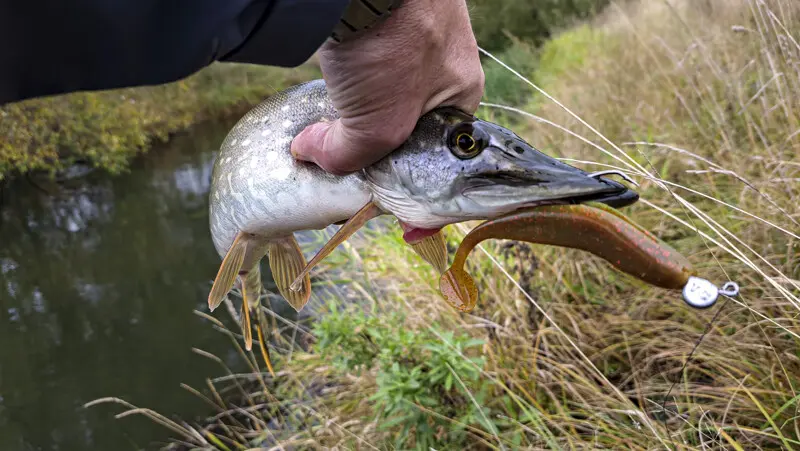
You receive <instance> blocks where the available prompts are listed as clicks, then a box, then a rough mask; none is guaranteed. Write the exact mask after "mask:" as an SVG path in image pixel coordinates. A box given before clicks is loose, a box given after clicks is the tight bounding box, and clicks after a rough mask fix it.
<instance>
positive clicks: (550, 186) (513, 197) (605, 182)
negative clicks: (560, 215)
mask: <svg viewBox="0 0 800 451" xmlns="http://www.w3.org/2000/svg"><path fill="white" fill-rule="evenodd" d="M607 174H608V172H603V173H596V174H589V173H586V172H583V171H580V172H579V173H578V174H576V173H575V172H571V173H562V174H559V175H560V177H555V178H549V180H547V181H543V180H540V179H537V178H536V177H531V176H529V175H528V174H524V173H520V172H516V171H514V172H502V171H498V172H494V173H491V174H482V175H481V176H480V178H479V180H476V179H473V180H471V182H470V183H469V186H468V187H466V189H464V190H463V191H462V194H463V195H464V196H465V197H467V198H470V199H471V200H473V201H475V202H477V203H478V204H481V205H483V206H485V207H489V206H490V205H492V206H493V207H494V208H489V209H497V210H506V211H515V210H520V209H528V208H532V207H538V206H542V205H559V204H560V205H563V204H582V203H587V202H599V203H603V204H605V205H607V206H609V207H611V208H623V207H627V206H629V205H632V204H634V203H636V202H637V201H638V200H639V194H638V193H637V192H636V191H634V190H632V189H630V188H628V187H627V186H625V185H623V184H622V183H619V182H617V181H615V180H611V179H608V178H605V177H603V175H607ZM618 175H621V176H623V177H624V178H625V179H626V180H628V181H629V182H632V181H631V180H630V179H628V178H627V177H625V176H624V174H619V173H618Z"/></svg>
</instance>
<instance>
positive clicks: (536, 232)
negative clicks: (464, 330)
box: [439, 202, 738, 312]
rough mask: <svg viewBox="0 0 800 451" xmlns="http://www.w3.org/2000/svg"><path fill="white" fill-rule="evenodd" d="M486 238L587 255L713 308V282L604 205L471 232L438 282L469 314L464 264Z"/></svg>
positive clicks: (514, 217) (566, 208)
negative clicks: (581, 252)
mask: <svg viewBox="0 0 800 451" xmlns="http://www.w3.org/2000/svg"><path fill="white" fill-rule="evenodd" d="M489 239H508V240H515V241H525V242H529V243H534V244H545V245H554V246H561V247H567V248H572V249H579V250H583V251H588V252H590V253H592V254H594V255H596V256H598V257H601V258H603V259H604V260H606V261H607V262H608V263H610V264H611V265H612V266H613V267H614V268H616V269H617V270H619V271H622V272H624V273H627V274H629V275H631V276H633V277H635V278H637V279H639V280H641V281H643V282H645V283H647V284H649V285H652V286H656V287H659V288H664V289H668V290H682V291H683V295H684V299H685V300H686V302H687V303H689V305H692V306H694V307H697V308H707V307H709V306H711V305H712V304H713V303H714V301H715V300H716V297H717V295H718V294H719V293H718V291H719V290H717V289H716V287H715V286H713V284H711V283H710V282H709V281H707V280H705V279H702V278H700V277H698V275H697V274H698V272H697V270H696V269H695V268H694V267H693V266H692V264H691V263H690V262H689V260H688V259H687V258H686V257H685V256H683V255H682V254H681V253H680V252H678V251H676V250H675V249H674V248H673V247H672V246H670V245H669V244H667V243H665V242H664V241H662V240H660V239H659V238H658V237H656V236H655V235H653V234H652V233H650V232H649V231H648V230H647V229H645V228H644V227H642V226H640V225H639V224H637V223H636V222H634V221H633V220H632V219H630V218H629V217H627V216H625V215H624V214H622V213H621V212H620V211H619V210H616V209H614V208H610V207H609V206H608V205H605V204H603V203H597V202H586V203H583V204H571V205H545V206H539V207H533V208H523V209H520V210H517V211H514V212H512V213H509V214H505V215H500V216H498V217H496V218H494V219H491V220H488V221H486V222H483V223H481V224H479V225H478V226H476V227H475V228H473V229H472V230H470V231H469V233H467V235H466V236H465V237H464V239H463V240H462V241H461V243H460V244H459V246H458V248H457V249H456V253H455V256H454V257H453V263H452V264H451V266H450V267H449V268H448V269H447V270H446V271H445V272H444V273H443V274H442V275H441V277H440V279H439V290H440V292H441V294H442V296H443V297H444V298H445V300H446V301H447V302H448V303H449V304H450V305H451V306H453V307H454V308H455V309H457V310H459V311H461V312H469V311H471V310H472V309H473V308H475V305H476V304H477V302H478V289H477V285H476V284H475V281H474V279H473V278H472V276H471V275H470V274H469V273H467V272H466V271H465V270H464V264H465V263H466V259H467V257H468V256H469V254H470V252H471V251H472V249H474V248H475V247H476V246H477V245H478V244H480V243H481V242H482V241H485V240H489ZM726 287H727V285H726ZM726 289H727V288H726ZM737 291H738V288H737ZM731 293H732V294H735V292H732V291H731ZM723 294H728V292H727V291H723Z"/></svg>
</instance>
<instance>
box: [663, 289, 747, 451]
mask: <svg viewBox="0 0 800 451" xmlns="http://www.w3.org/2000/svg"><path fill="white" fill-rule="evenodd" d="M730 300H731V298H730V297H729V296H727V295H725V301H724V302H723V303H722V305H720V306H719V309H717V312H716V313H714V316H713V317H711V321H709V322H708V324H707V325H706V329H705V330H704V331H703V333H702V334H700V338H698V340H697V342H696V343H695V344H694V347H693V348H692V350H691V351H690V352H689V355H688V356H686V361H685V362H683V366H681V370H680V371H679V372H678V380H676V381H673V382H672V385H670V387H669V390H667V393H666V394H665V395H664V399H662V400H661V411H662V412H664V418H663V420H662V423H663V424H664V429H666V430H667V437H669V441H670V442H671V443H672V446H674V447H675V449H678V447H677V445H675V441H674V440H673V439H672V431H671V430H670V428H669V423H667V398H669V396H670V394H672V390H673V389H674V388H675V386H676V385H677V384H678V382H680V380H681V376H680V375H682V374H683V372H684V371H686V367H687V366H689V362H690V361H691V360H692V357H693V356H694V353H695V351H697V348H699V347H700V343H702V342H703V339H704V338H705V337H706V335H708V333H709V332H710V331H711V327H712V326H713V325H714V323H715V322H716V321H717V318H719V315H720V313H722V310H723V309H724V308H725V306H727V305H728V302H729V301H730ZM674 413H675V414H676V415H678V414H679V413H678V409H677V403H676V409H675V412H674Z"/></svg>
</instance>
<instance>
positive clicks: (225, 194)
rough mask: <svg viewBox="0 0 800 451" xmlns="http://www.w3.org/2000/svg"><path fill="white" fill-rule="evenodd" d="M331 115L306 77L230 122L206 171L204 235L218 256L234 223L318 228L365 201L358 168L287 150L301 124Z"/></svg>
mask: <svg viewBox="0 0 800 451" xmlns="http://www.w3.org/2000/svg"><path fill="white" fill-rule="evenodd" d="M338 117H339V115H338V113H337V112H336V110H335V109H334V108H333V105H332V104H331V101H330V99H329V97H328V95H327V91H326V89H325V83H324V81H323V80H314V81H310V82H307V83H303V84H300V85H297V86H293V87H291V88H288V89H286V90H285V91H282V92H279V93H278V94H275V95H273V96H271V97H270V98H268V99H266V100H265V101H263V102H262V103H260V104H259V105H257V106H256V107H255V108H253V109H252V110H251V111H249V112H248V113H247V114H245V115H244V116H243V117H242V118H241V119H240V120H239V122H238V123H237V124H236V125H235V126H234V127H233V129H232V130H231V131H230V133H229V134H228V136H227V137H226V138H225V140H224V141H223V142H222V145H221V150H220V153H219V155H218V157H217V159H216V161H215V163H214V169H213V171H212V175H211V178H212V186H211V191H210V199H209V216H210V226H211V236H212V239H213V242H214V246H215V247H216V249H217V252H218V253H219V254H220V256H224V255H225V253H226V252H227V251H228V248H229V247H230V246H231V244H232V243H233V240H234V237H235V236H236V234H237V233H239V232H240V231H242V232H246V233H250V234H253V235H258V236H261V237H265V238H267V237H269V238H280V237H286V236H291V235H292V233H293V232H295V231H300V230H315V229H316V230H318V229H324V228H325V227H327V226H329V225H331V224H334V223H336V222H339V221H342V220H346V219H348V218H350V217H351V216H353V215H354V214H355V213H356V212H357V211H358V209H359V208H361V207H362V206H364V204H366V203H367V202H369V200H370V193H369V189H368V188H367V186H366V184H365V182H364V179H363V175H362V173H360V172H357V173H353V174H350V175H346V176H335V175H332V174H330V173H328V172H326V171H324V170H322V169H320V168H319V167H318V166H316V165H314V164H310V163H306V162H302V161H298V160H296V159H295V158H294V157H293V156H292V155H291V153H290V150H289V147H290V144H291V141H292V139H293V138H294V136H296V135H297V134H298V133H300V131H302V130H303V129H304V128H305V127H306V126H308V125H311V124H313V123H315V122H319V121H323V120H334V119H336V118H338Z"/></svg>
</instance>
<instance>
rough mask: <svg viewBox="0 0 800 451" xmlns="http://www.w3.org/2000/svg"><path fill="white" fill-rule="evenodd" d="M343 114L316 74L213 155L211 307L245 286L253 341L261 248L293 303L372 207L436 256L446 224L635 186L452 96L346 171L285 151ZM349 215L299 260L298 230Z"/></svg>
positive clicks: (425, 253)
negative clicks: (389, 145)
mask: <svg viewBox="0 0 800 451" xmlns="http://www.w3.org/2000/svg"><path fill="white" fill-rule="evenodd" d="M338 118H339V114H338V113H337V111H336V109H335V108H334V107H333V105H332V103H331V101H330V98H329V97H328V93H327V89H326V86H325V82H324V81H323V80H314V81H310V82H307V83H303V84H300V85H297V86H294V87H291V88H289V89H286V90H285V91H282V92H279V93H277V94H275V95H273V96H271V97H270V98H268V99H266V100H265V101H263V102H262V103H260V104H259V105H257V106H256V107H255V108H253V109H252V110H251V111H249V112H248V113H246V114H245V115H244V116H243V117H242V118H241V119H240V120H239V122H238V123H237V124H236V125H235V126H234V127H233V129H232V130H231V131H230V133H229V134H228V136H227V137H226V138H225V140H224V141H223V142H222V145H221V148H220V153H219V155H218V156H217V159H216V161H215V162H214V168H213V171H212V174H211V189H210V192H209V225H210V229H211V237H212V241H213V243H214V247H215V248H216V250H217V252H218V253H219V255H220V256H221V257H222V263H221V264H220V268H219V270H218V272H217V276H216V278H215V279H214V284H213V285H212V287H211V291H210V293H209V297H208V305H209V309H211V310H214V309H215V308H217V307H218V306H219V305H220V303H221V302H223V301H224V299H225V298H226V297H227V294H228V293H229V291H230V290H231V288H233V287H238V288H239V289H240V290H241V292H242V298H243V303H242V315H241V316H242V331H243V335H244V339H245V347H246V349H248V350H249V349H250V348H251V346H252V338H253V337H252V334H251V331H250V325H251V318H252V317H255V318H256V320H257V329H258V332H259V333H258V335H257V336H258V337H262V338H263V336H264V335H265V332H264V331H263V329H264V326H263V325H264V324H266V322H265V319H264V316H263V315H264V313H263V310H262V309H260V308H259V307H258V306H259V302H260V297H261V293H262V288H263V287H262V286H261V276H260V262H261V261H262V259H263V258H264V257H265V256H266V255H269V266H270V270H271V272H272V276H273V277H272V278H273V280H274V281H275V284H276V286H277V288H278V290H279V291H280V293H281V295H282V296H283V298H284V299H285V300H286V301H287V302H288V303H289V304H290V305H291V306H292V307H294V308H295V310H297V311H299V310H300V309H302V308H303V306H304V305H305V304H306V303H307V302H308V301H309V298H310V295H311V285H310V277H309V273H308V271H309V270H310V268H313V266H314V265H315V264H316V263H317V262H319V259H321V258H324V256H325V255H327V253H329V252H330V251H332V250H333V249H334V248H335V246H336V245H337V243H339V242H341V241H342V240H344V239H346V237H347V236H349V234H352V233H353V232H354V231H355V230H357V229H358V228H359V227H361V226H362V225H363V224H365V223H366V221H368V220H370V219H371V218H374V217H376V216H378V215H381V214H389V215H392V216H394V217H396V218H397V219H398V220H399V222H400V224H401V226H402V228H403V230H404V235H403V237H404V238H405V239H406V240H407V241H408V243H409V244H410V245H411V246H412V248H413V249H414V250H415V251H416V252H418V253H419V254H420V256H422V257H423V258H424V259H425V260H426V261H428V262H429V263H431V264H433V265H434V266H437V267H440V268H443V266H444V262H445V261H446V257H447V255H446V252H447V249H446V246H445V244H444V243H445V242H444V240H443V239H442V237H441V236H437V234H439V233H440V230H441V228H442V227H444V226H446V225H448V224H452V223H457V222H462V221H467V220H475V219H490V218H493V217H497V216H498V215H501V214H504V213H509V212H511V211H514V210H516V209H518V208H521V207H524V206H532V205H537V204H541V203H553V202H562V203H564V202H567V203H569V202H573V201H579V202H580V201H585V200H589V199H593V200H600V201H601V202H602V201H603V200H602V199H606V201H607V202H611V200H613V202H615V203H619V202H630V201H631V200H634V201H635V198H636V197H637V196H636V195H635V193H633V195H631V192H630V191H629V190H628V189H627V188H626V187H624V186H622V185H620V184H619V183H616V182H612V181H609V180H604V179H599V178H595V177H593V176H591V175H590V174H588V173H586V172H584V171H582V170H580V169H577V168H575V167H572V166H569V165H567V164H564V163H562V162H560V161H558V160H556V159H554V158H552V157H550V156H547V155H545V154H543V153H542V152H539V151H538V150H536V149H535V148H533V147H532V146H530V145H529V144H528V143H526V142H525V141H524V140H522V139H521V138H520V137H519V136H517V135H515V134H514V133H513V132H512V131H510V130H508V129H506V128H504V127H501V126H499V125H497V124H492V123H490V122H487V121H483V120H480V119H478V118H475V117H474V116H472V115H470V114H466V113H464V112H463V111H459V110H457V109H455V108H449V107H441V108H436V109H434V110H433V111H430V112H428V113H426V114H424V115H422V116H421V117H420V118H419V120H418V121H417V124H416V126H415V127H414V130H413V131H412V133H411V135H410V136H409V137H408V139H407V140H406V141H405V142H404V143H403V144H401V145H400V146H399V147H398V148H397V149H395V150H394V151H392V152H391V153H389V154H388V155H386V156H385V157H384V158H382V159H381V160H379V161H377V162H375V163H374V164H371V165H369V166H367V167H366V168H363V169H362V170H360V171H357V172H354V173H351V174H349V175H344V176H337V175H333V174H330V173H328V172H326V171H324V170H323V169H321V168H320V167H318V166H316V165H314V164H312V163H308V162H302V161H299V160H296V159H295V158H294V157H293V156H292V154H291V152H290V146H291V142H292V139H293V138H294V137H295V136H296V135H297V134H298V133H300V132H301V131H302V130H303V129H305V128H306V127H307V126H309V125H311V124H314V123H317V122H320V121H333V120H335V119H338ZM345 221H346V223H345V224H344V225H343V226H342V227H341V228H340V229H339V230H338V231H337V233H336V235H335V236H334V237H333V238H332V239H331V241H330V242H328V243H326V245H325V246H323V248H322V249H320V251H319V252H318V253H317V255H315V257H314V258H313V259H312V260H311V262H306V259H305V256H304V254H303V252H302V250H301V248H300V246H299V245H298V243H297V240H296V239H295V237H294V233H295V232H300V231H304V230H319V229H324V228H326V227H328V226H329V225H331V224H336V223H343V222H345ZM262 338H259V340H261V339H262ZM261 346H262V350H265V349H266V345H265V344H263V343H261ZM265 352H266V351H265ZM265 355H266V354H265ZM267 364H268V366H269V363H267Z"/></svg>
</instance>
